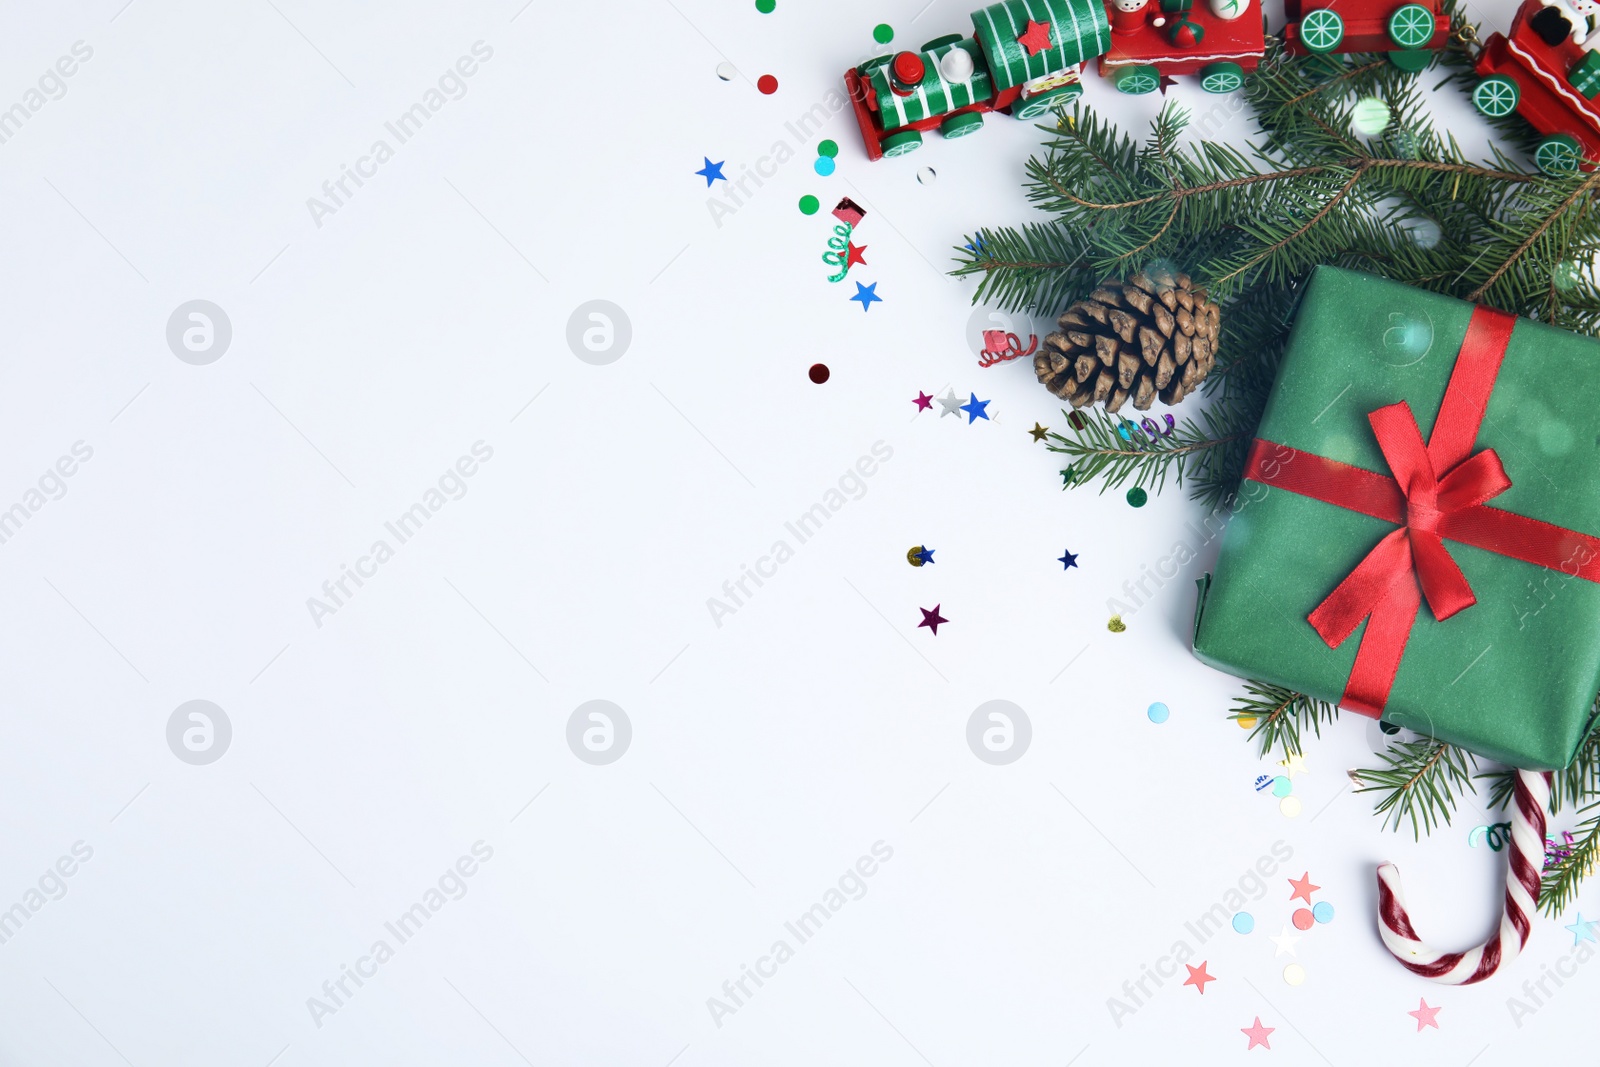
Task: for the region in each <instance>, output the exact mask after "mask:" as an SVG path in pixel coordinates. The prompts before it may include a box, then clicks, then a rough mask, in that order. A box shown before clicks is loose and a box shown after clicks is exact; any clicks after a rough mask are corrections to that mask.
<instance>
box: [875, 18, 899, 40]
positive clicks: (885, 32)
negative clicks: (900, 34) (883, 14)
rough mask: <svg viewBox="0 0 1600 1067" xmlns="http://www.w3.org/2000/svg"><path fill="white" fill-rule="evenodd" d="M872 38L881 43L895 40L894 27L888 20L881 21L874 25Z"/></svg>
mask: <svg viewBox="0 0 1600 1067" xmlns="http://www.w3.org/2000/svg"><path fill="white" fill-rule="evenodd" d="M872 39H873V40H874V41H877V42H878V43H879V44H888V43H889V42H890V41H892V40H894V27H893V26H891V25H889V24H888V23H887V22H880V23H878V24H877V25H876V26H874V27H872Z"/></svg>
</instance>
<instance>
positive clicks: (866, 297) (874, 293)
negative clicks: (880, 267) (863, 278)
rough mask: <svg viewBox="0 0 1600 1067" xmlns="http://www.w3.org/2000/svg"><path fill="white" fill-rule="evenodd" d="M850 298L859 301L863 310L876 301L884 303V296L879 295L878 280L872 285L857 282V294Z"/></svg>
mask: <svg viewBox="0 0 1600 1067" xmlns="http://www.w3.org/2000/svg"><path fill="white" fill-rule="evenodd" d="M850 299H851V300H854V301H857V302H859V303H860V304H861V310H862V311H866V310H867V309H868V308H870V307H871V306H872V305H873V303H874V302H877V303H879V304H881V303H883V297H881V296H879V295H878V283H877V282H873V283H872V284H871V285H862V284H861V283H860V282H856V295H855V296H852V297H851V298H850Z"/></svg>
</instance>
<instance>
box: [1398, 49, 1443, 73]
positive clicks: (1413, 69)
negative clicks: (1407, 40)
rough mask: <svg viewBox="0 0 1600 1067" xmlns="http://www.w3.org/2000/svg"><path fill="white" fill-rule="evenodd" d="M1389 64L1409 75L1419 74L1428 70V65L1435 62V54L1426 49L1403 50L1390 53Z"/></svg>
mask: <svg viewBox="0 0 1600 1067" xmlns="http://www.w3.org/2000/svg"><path fill="white" fill-rule="evenodd" d="M1388 57H1389V62H1390V63H1393V64H1394V65H1395V66H1397V67H1399V68H1400V69H1401V70H1403V71H1405V72H1406V73H1407V74H1417V73H1420V72H1421V71H1424V70H1427V69H1428V64H1429V63H1432V62H1433V53H1432V52H1430V51H1428V50H1427V49H1426V48H1402V49H1399V50H1398V51H1394V52H1389V53H1388Z"/></svg>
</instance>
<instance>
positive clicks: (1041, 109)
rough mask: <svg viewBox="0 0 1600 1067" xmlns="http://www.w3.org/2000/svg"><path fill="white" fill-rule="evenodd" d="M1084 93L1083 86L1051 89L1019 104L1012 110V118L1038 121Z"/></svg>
mask: <svg viewBox="0 0 1600 1067" xmlns="http://www.w3.org/2000/svg"><path fill="white" fill-rule="evenodd" d="M1082 93H1083V86H1081V85H1063V86H1060V87H1059V88H1055V89H1051V90H1050V91H1049V92H1047V93H1040V94H1039V95H1038V96H1030V97H1028V99H1026V100H1023V101H1021V102H1019V103H1018V104H1017V106H1016V107H1015V108H1013V109H1012V110H1011V117H1012V118H1017V119H1036V118H1038V117H1039V116H1040V115H1043V114H1044V113H1045V112H1047V111H1049V110H1051V109H1052V108H1056V107H1059V106H1061V105H1062V104H1065V103H1068V102H1069V101H1071V100H1074V99H1076V98H1077V97H1078V96H1080V95H1082Z"/></svg>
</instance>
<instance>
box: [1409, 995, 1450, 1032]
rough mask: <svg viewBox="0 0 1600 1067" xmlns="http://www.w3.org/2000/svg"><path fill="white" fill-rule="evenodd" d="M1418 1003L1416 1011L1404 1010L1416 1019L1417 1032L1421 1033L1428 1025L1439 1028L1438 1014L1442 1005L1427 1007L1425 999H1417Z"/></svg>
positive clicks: (1441, 1009)
mask: <svg viewBox="0 0 1600 1067" xmlns="http://www.w3.org/2000/svg"><path fill="white" fill-rule="evenodd" d="M1419 1004H1420V1006H1419V1007H1418V1008H1417V1010H1416V1011H1408V1012H1406V1014H1407V1015H1409V1016H1411V1017H1412V1018H1413V1019H1415V1020H1417V1033H1419V1034H1420V1033H1422V1031H1423V1030H1424V1029H1425V1028H1427V1027H1429V1026H1431V1027H1433V1028H1434V1029H1435V1030H1437V1029H1439V1020H1438V1015H1439V1013H1440V1012H1441V1011H1443V1010H1444V1009H1443V1008H1442V1007H1439V1008H1430V1007H1428V1002H1427V1001H1426V1000H1424V1001H1419Z"/></svg>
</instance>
